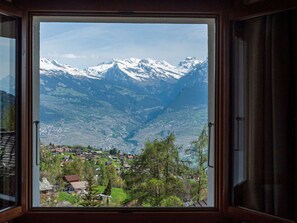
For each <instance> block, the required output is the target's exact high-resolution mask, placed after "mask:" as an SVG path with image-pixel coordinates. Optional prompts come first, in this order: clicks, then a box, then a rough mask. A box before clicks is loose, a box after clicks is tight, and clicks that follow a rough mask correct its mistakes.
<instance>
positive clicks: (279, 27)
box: [232, 12, 296, 219]
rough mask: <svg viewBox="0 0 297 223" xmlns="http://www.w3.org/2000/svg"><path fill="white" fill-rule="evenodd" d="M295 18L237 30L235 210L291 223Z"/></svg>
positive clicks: (268, 19)
mask: <svg viewBox="0 0 297 223" xmlns="http://www.w3.org/2000/svg"><path fill="white" fill-rule="evenodd" d="M294 16H295V13H293V12H282V13H277V14H272V15H268V16H262V17H258V18H254V19H250V20H245V21H242V22H237V23H235V24H234V28H233V44H234V47H233V65H234V66H233V70H232V72H233V78H232V83H233V87H232V91H233V93H232V95H233V114H232V127H233V132H232V133H233V134H232V135H233V140H232V141H233V197H232V198H233V205H236V206H242V207H246V208H250V209H253V210H257V211H260V212H265V213H267V214H271V215H275V216H278V217H283V218H289V219H293V218H294V208H295V198H294V192H295V188H294V181H295V177H296V174H295V163H296V162H295V159H294V155H295V150H296V145H295V137H294V131H296V127H295V126H294V122H295V121H294V118H295V117H296V107H295V106H296V96H295V93H294V91H295V90H296V86H295V85H294V84H293V83H294V80H295V75H296V71H295V70H294V64H295V61H296V59H295V58H294V52H293V50H292V49H294V44H295V39H294V38H293V36H294V33H295V31H296V26H295V24H294V23H292V21H295V20H294V19H292V18H294ZM294 30H295V31H294Z"/></svg>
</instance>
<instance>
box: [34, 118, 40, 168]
mask: <svg viewBox="0 0 297 223" xmlns="http://www.w3.org/2000/svg"><path fill="white" fill-rule="evenodd" d="M33 123H34V125H35V161H36V162H35V163H36V166H39V148H38V125H39V121H38V120H35V121H34V122H33Z"/></svg>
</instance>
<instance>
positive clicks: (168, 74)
mask: <svg viewBox="0 0 297 223" xmlns="http://www.w3.org/2000/svg"><path fill="white" fill-rule="evenodd" d="M33 43H34V46H33V48H34V51H33V61H34V62H36V61H39V63H34V64H33V75H34V77H33V86H34V89H33V98H34V100H33V102H34V105H33V121H34V128H33V137H34V139H33V151H34V152H33V194H32V196H33V204H32V205H33V207H61V206H62V207H76V208H77V207H84V206H86V207H118V208H119V207H121V208H123V207H125V208H129V207H134V208H135V207H136V208H139V207H141V208H145V207H179V208H182V207H187V208H197V207H214V206H215V196H214V195H215V180H214V162H215V156H214V124H215V123H214V90H215V89H214V83H215V79H214V72H215V71H214V66H215V61H214V55H215V52H214V49H215V47H214V45H215V19H213V18H208V19H199V18H166V19H165V18H161V17H159V18H153V17H152V18H117V17H108V18H104V17H101V18H100V17H99V18H93V17H89V18H85V17H79V18H75V17H43V16H34V17H33ZM191 44H192V45H191ZM44 56H45V57H49V58H43V57H44ZM182 57H184V58H182ZM194 57H200V58H201V59H200V61H199V59H198V58H194ZM113 58H114V59H113ZM116 58H118V59H116ZM177 58H179V60H180V61H181V62H178V61H177ZM59 60H60V61H62V62H59ZM106 60H107V61H106ZM108 60H110V61H108ZM170 60H171V61H173V62H171V63H174V65H172V64H170ZM63 61H64V62H63ZM66 63H68V64H69V63H71V64H72V65H66ZM98 63H99V64H98ZM77 67H81V68H77ZM87 67H89V68H87Z"/></svg>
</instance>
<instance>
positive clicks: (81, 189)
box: [66, 181, 88, 194]
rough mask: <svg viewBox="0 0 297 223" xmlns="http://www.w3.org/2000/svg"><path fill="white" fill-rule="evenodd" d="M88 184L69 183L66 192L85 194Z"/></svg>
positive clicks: (83, 182)
mask: <svg viewBox="0 0 297 223" xmlns="http://www.w3.org/2000/svg"><path fill="white" fill-rule="evenodd" d="M87 185H88V182H87V181H76V182H70V185H68V186H67V188H66V191H68V192H70V193H72V192H74V193H77V194H85V193H86V191H85V190H86V188H87Z"/></svg>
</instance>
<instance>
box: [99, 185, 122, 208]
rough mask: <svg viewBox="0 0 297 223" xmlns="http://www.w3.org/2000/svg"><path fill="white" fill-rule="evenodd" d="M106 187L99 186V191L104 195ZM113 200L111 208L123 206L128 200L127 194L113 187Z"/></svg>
mask: <svg viewBox="0 0 297 223" xmlns="http://www.w3.org/2000/svg"><path fill="white" fill-rule="evenodd" d="M104 189H105V186H98V191H99V192H100V193H102V192H103V191H104ZM111 197H112V198H111V200H110V204H109V206H122V202H123V201H124V200H125V199H126V198H127V194H126V193H125V192H124V190H123V189H122V188H116V187H113V188H112V189H111Z"/></svg>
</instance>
